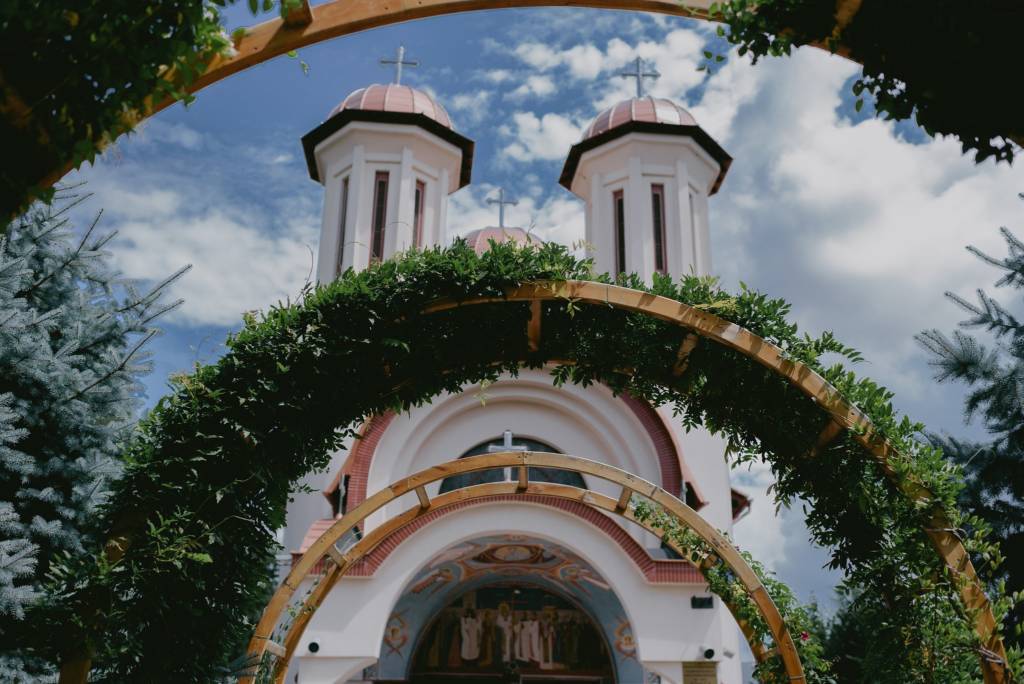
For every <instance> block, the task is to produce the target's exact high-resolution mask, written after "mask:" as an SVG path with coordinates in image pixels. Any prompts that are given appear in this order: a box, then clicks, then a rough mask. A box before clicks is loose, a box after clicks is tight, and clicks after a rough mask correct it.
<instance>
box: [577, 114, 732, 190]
mask: <svg viewBox="0 0 1024 684" xmlns="http://www.w3.org/2000/svg"><path fill="white" fill-rule="evenodd" d="M630 133H654V134H656V135H678V136H683V137H688V138H691V139H693V141H694V142H695V143H697V144H698V145H700V147H701V149H703V150H704V151H705V152H707V153H708V154H709V155H710V156H711V158H712V159H714V160H715V162H717V163H718V176H717V177H716V178H715V182H714V184H713V185H712V186H711V192H710V193H709V194H712V195H714V194H715V193H716V192H718V189H719V188H720V187H721V186H722V181H724V180H725V174H726V173H727V172H728V171H729V167H730V166H731V165H732V157H731V156H729V153H728V152H726V151H725V150H724V149H723V148H722V146H721V145H719V144H718V143H717V142H715V139H714V138H712V137H711V136H710V135H708V134H707V132H706V131H705V130H704V129H703V128H701V127H700V126H695V125H680V124H667V123H658V122H654V121H629V122H626V123H624V124H622V125H621V126H616V127H615V128H611V129H608V130H607V131H605V132H604V133H600V134H598V135H595V136H593V137H591V138H587V139H585V140H581V141H580V142H578V143H576V144H575V145H573V146H572V147H571V148H569V156H568V157H566V159H565V165H564V166H563V167H562V175H561V176H559V178H558V182H559V183H560V184H561V185H562V186H563V187H565V189H566V190H569V191H572V181H573V179H574V178H575V177H576V170H577V169H578V168H579V164H580V159H581V158H582V157H583V155H584V154H585V153H586V152H589V151H590V150H593V149H596V148H598V147H601V146H602V145H605V144H607V143H609V142H611V141H613V140H616V139H617V138H621V137H622V136H624V135H629V134H630Z"/></svg>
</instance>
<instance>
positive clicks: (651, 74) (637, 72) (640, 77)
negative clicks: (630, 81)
mask: <svg viewBox="0 0 1024 684" xmlns="http://www.w3.org/2000/svg"><path fill="white" fill-rule="evenodd" d="M619 76H621V77H622V78H635V79H636V96H637V97H638V98H640V97H643V96H644V79H645V78H658V77H659V76H661V74H659V73H658V70H657V69H653V68H652V70H651V71H644V61H643V60H642V59H640V58H639V57H637V58H636V61H635V62H634V63H633V71H623V72H622V73H620V74H619Z"/></svg>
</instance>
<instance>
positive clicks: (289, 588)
mask: <svg viewBox="0 0 1024 684" xmlns="http://www.w3.org/2000/svg"><path fill="white" fill-rule="evenodd" d="M509 466H511V467H514V468H516V470H517V472H518V480H517V481H514V482H498V483H491V484H483V485H474V486H471V487H465V488H463V489H457V490H454V491H451V492H448V493H446V494H441V495H439V496H437V497H434V498H433V499H431V498H430V497H429V495H428V494H427V491H426V485H428V484H431V483H432V482H437V481H438V480H442V479H444V478H446V477H450V476H452V475H459V474H462V473H469V472H476V471H479V470H487V469H490V468H501V467H509ZM530 467H545V468H558V469H561V470H569V471H572V472H576V473H581V474H587V475H592V476H594V477H598V478H600V479H603V480H606V481H608V482H611V483H614V484H616V485H619V486H621V487H622V489H621V492H620V494H619V497H618V499H613V498H611V497H609V496H605V495H603V494H599V493H597V492H593V491H590V490H587V489H579V488H577V487H570V486H567V485H559V484H549V483H541V482H530V481H529V480H528V470H529V468H530ZM410 493H415V494H416V497H417V500H418V504H417V505H414V506H412V507H411V508H409V509H408V510H407V511H405V512H404V513H401V514H399V515H397V516H395V517H393V518H391V519H390V520H388V521H387V522H385V523H383V524H381V525H380V526H379V527H377V528H375V529H374V530H372V531H371V532H370V533H369V534H367V535H366V536H365V537H363V538H362V539H361V540H359V541H358V542H356V543H355V544H354V545H353V546H352V547H351V548H348V549H346V550H345V551H342V550H340V549H339V548H338V547H337V543H338V542H339V541H340V540H342V539H343V538H344V537H345V536H346V534H348V533H349V532H350V531H351V530H353V529H354V528H355V527H356V526H357V525H359V524H360V523H362V522H363V521H364V520H365V519H366V518H367V517H369V516H370V515H372V514H373V513H374V512H375V511H378V510H380V509H381V508H383V507H384V506H386V505H387V504H388V503H390V502H392V501H394V500H396V499H398V498H400V497H402V496H404V495H406V494H410ZM505 494H537V495H542V496H545V497H551V498H555V499H568V500H571V501H576V502H579V503H583V504H586V505H588V506H591V507H593V508H595V509H598V510H601V511H604V512H606V513H610V514H613V515H618V516H621V517H623V518H625V519H626V520H630V521H632V522H634V523H636V524H638V525H640V526H641V527H643V528H644V529H646V530H648V531H650V532H651V533H653V534H655V535H658V536H662V531H661V530H659V529H657V528H655V527H653V526H652V525H651V524H649V523H647V522H644V521H641V520H639V519H638V518H637V517H636V515H635V514H634V512H633V510H632V509H631V507H630V502H631V501H632V499H633V497H634V495H639V496H642V497H645V498H647V499H649V500H651V501H653V502H654V503H655V504H657V505H659V506H660V507H661V508H662V509H663V510H664V511H666V512H667V513H668V514H670V515H671V516H673V517H674V518H675V519H676V520H677V521H678V522H679V523H680V524H682V525H683V526H684V527H686V528H688V529H690V530H692V531H693V532H694V533H696V534H697V536H699V537H700V538H701V539H702V540H704V542H706V543H707V544H708V545H709V547H710V548H711V549H712V550H713V555H711V556H709V557H708V558H706V559H705V561H704V562H703V563H702V565H701V570H706V569H707V568H709V567H712V566H714V565H716V564H718V563H720V562H721V563H724V564H725V565H726V566H727V567H728V568H729V569H730V570H731V571H732V572H733V574H734V575H735V576H736V578H737V579H739V581H740V582H741V583H742V585H743V588H744V590H745V592H746V594H747V596H749V597H750V599H751V601H752V602H753V603H754V605H755V606H756V608H757V610H758V612H759V613H760V615H761V617H762V618H764V620H765V623H766V624H767V625H768V627H769V629H770V630H771V633H772V639H773V641H774V648H773V649H772V650H771V651H769V650H768V649H767V647H766V646H765V644H763V643H761V641H760V639H758V638H756V636H755V635H754V633H753V632H752V630H750V629H749V627H748V625H747V623H746V622H745V621H744V620H743V619H742V618H741V616H740V613H739V612H738V611H737V610H736V608H737V607H736V606H734V605H732V604H731V603H730V602H728V601H727V600H725V599H726V597H722V598H723V603H725V604H726V605H727V606H728V607H729V609H730V610H731V611H732V612H733V614H734V616H735V617H736V619H737V622H738V623H739V624H740V627H741V629H742V630H743V633H744V636H746V638H747V641H748V643H749V644H750V647H751V650H752V651H753V652H754V655H755V657H756V658H757V659H758V661H759V662H761V661H763V660H765V659H767V658H769V657H771V656H772V655H774V654H775V652H777V653H778V655H779V656H781V658H782V663H783V665H784V666H785V669H786V675H787V676H788V677H789V681H791V682H794V683H796V684H799V683H800V682H805V681H806V678H805V677H804V671H803V666H802V664H801V662H800V656H799V654H798V652H797V650H796V645H795V644H794V643H793V637H792V635H791V634H790V632H789V630H788V629H787V628H786V624H785V621H784V619H783V617H782V615H781V614H780V613H779V610H778V608H777V607H776V605H775V602H774V601H772V598H771V596H769V594H768V592H767V590H766V589H765V587H764V585H763V584H762V583H761V580H760V579H759V578H758V576H757V574H756V573H755V572H754V570H753V569H752V568H751V567H750V565H749V564H748V563H747V562H746V560H744V558H743V556H742V555H740V553H739V551H738V550H737V549H736V547H734V546H733V545H732V543H730V542H729V540H728V539H727V538H726V537H725V536H724V535H723V534H722V533H721V532H719V531H718V530H716V529H715V528H714V527H713V526H712V525H711V524H710V523H708V522H707V521H706V520H705V519H704V518H702V517H701V516H700V515H699V514H698V513H697V512H696V511H695V510H693V509H692V508H690V507H689V506H687V505H686V504H685V503H683V502H682V501H680V500H679V499H678V498H676V497H674V496H672V495H671V494H669V493H668V492H667V491H665V490H664V489H662V488H661V487H658V486H657V485H655V484H653V483H651V482H648V481H647V480H644V479H641V478H639V477H637V476H635V475H632V474H630V473H627V472H625V471H624V470H620V469H619V468H615V467H614V466H610V465H607V464H605V463H599V462H597V461H591V460H589V459H585V458H580V457H578V456H569V455H566V454H551V453H542V452H529V451H526V452H523V451H506V452H501V453H496V454H486V455H482V456H471V457H468V458H460V459H457V460H454V461H449V462H448V463H442V464H440V465H437V466H434V467H432V468H427V469H426V470H421V471H420V472H418V473H416V474H414V475H411V476H409V477H407V478H405V479H403V480H399V481H398V482H395V483H394V484H392V485H391V486H390V487H386V488H385V489H382V490H381V491H379V492H377V493H375V494H374V495H373V496H371V497H369V498H368V499H366V500H365V501H363V503H361V504H360V505H359V506H357V507H356V508H354V509H353V510H352V511H351V512H349V513H347V514H345V515H344V516H343V517H342V518H340V519H339V520H337V521H336V522H335V523H334V524H333V525H331V527H330V528H328V529H327V530H326V531H325V532H324V533H323V534H322V535H320V537H319V538H318V539H317V540H316V541H315V542H313V544H312V545H311V546H310V547H309V549H308V550H307V551H306V553H304V554H303V555H302V557H301V558H300V559H299V560H298V562H297V563H296V564H295V565H294V566H293V567H292V569H291V572H289V573H288V576H287V577H286V578H285V580H284V581H283V582H282V583H281V585H280V586H279V587H278V589H277V591H276V592H275V593H274V595H273V597H271V599H270V601H269V602H268V603H267V607H266V609H265V610H264V612H263V615H262V616H261V617H260V621H259V623H258V624H257V625H256V630H255V632H254V634H253V637H252V639H251V640H250V642H249V648H248V656H249V657H250V658H251V659H252V661H253V662H260V663H262V662H265V657H266V656H267V655H269V656H271V657H273V658H274V663H273V666H272V670H273V675H274V681H275V682H276V683H277V684H284V678H285V676H286V675H287V673H288V664H289V663H290V662H291V658H292V656H293V654H294V653H295V649H296V647H297V646H298V643H299V640H300V639H301V638H302V634H303V633H304V632H305V629H306V626H307V625H308V624H309V623H310V621H311V620H312V619H313V615H314V614H315V613H316V611H317V609H318V608H319V607H320V605H321V604H322V603H323V601H324V599H325V598H326V596H327V594H328V593H330V591H331V589H332V588H333V587H334V585H335V584H337V582H338V581H339V580H340V579H341V578H342V577H343V576H344V575H345V573H346V572H347V571H348V570H349V569H350V568H351V567H352V566H353V565H354V564H355V563H356V562H358V561H359V560H360V559H361V558H363V557H364V556H366V555H367V554H368V553H370V552H371V551H373V549H375V548H376V547H377V546H379V545H380V544H381V543H383V542H384V541H385V540H387V539H388V538H389V537H391V535H393V534H394V533H395V532H397V531H398V530H401V529H402V528H403V527H405V526H407V525H409V524H410V523H411V522H413V521H414V520H416V519H418V518H421V517H422V516H424V515H426V514H428V513H431V512H433V511H437V510H440V509H443V508H445V507H447V506H451V505H453V504H456V503H461V502H465V501H472V500H477V499H486V498H491V497H494V496H496V495H505ZM665 541H666V542H667V543H668V544H669V545H670V546H672V547H673V548H674V549H675V550H676V551H677V552H679V553H680V554H681V555H687V551H688V550H687V549H682V548H680V547H679V545H678V544H676V543H675V542H674V541H673V540H672V539H671V538H667V537H666V538H665ZM318 564H323V567H324V568H325V571H324V576H323V578H322V579H321V580H320V581H319V583H317V584H316V585H315V586H314V587H313V588H312V589H311V590H310V592H309V593H308V594H307V595H306V596H305V597H303V599H302V601H301V604H300V605H299V606H298V607H297V608H294V609H293V610H291V611H289V612H290V613H291V614H292V615H294V616H295V618H294V620H293V621H292V623H291V624H290V625H289V627H288V630H287V633H286V634H285V636H284V638H283V640H281V641H280V642H279V641H275V640H274V639H273V636H274V630H275V627H277V625H278V623H279V622H280V620H281V616H282V615H283V614H284V613H285V610H286V609H288V607H289V603H290V601H291V599H292V596H293V595H294V594H295V592H296V590H298V588H299V586H300V585H301V583H302V581H303V579H304V578H305V577H306V576H307V575H308V574H309V573H310V571H312V570H313V568H314V567H315V566H317V565H318ZM239 681H240V682H251V681H252V678H251V677H249V676H245V677H242V678H241V679H240V680H239Z"/></svg>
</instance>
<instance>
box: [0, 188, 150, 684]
mask: <svg viewBox="0 0 1024 684" xmlns="http://www.w3.org/2000/svg"><path fill="white" fill-rule="evenodd" d="M69 209H70V206H65V207H64V208H63V209H53V208H50V207H38V208H36V209H34V210H33V211H31V212H30V213H29V214H27V215H26V216H25V217H23V218H21V219H19V220H18V221H16V222H15V223H14V224H13V225H12V226H11V227H10V228H9V229H8V231H7V235H6V237H5V238H0V680H2V681H5V682H17V681H34V677H35V676H37V675H39V674H40V673H41V672H44V671H45V670H47V669H48V668H49V663H46V662H45V661H42V660H41V659H40V658H38V657H34V656H33V653H34V652H35V649H37V648H39V644H38V643H34V642H33V641H32V640H30V639H26V637H28V636H29V632H30V629H29V625H31V624H32V620H33V616H32V611H33V610H34V609H35V607H36V605H37V604H38V603H39V601H40V599H41V598H42V593H43V584H44V579H43V578H44V576H45V575H46V574H47V573H48V572H49V570H50V567H51V565H52V564H53V563H54V562H55V561H59V560H60V559H62V558H65V557H66V556H67V555H68V554H81V553H83V552H85V549H86V548H92V547H95V545H96V543H97V541H98V538H97V537H96V536H95V533H96V528H95V525H94V522H95V516H96V509H97V506H98V505H99V504H100V503H101V502H102V499H103V495H104V494H105V492H106V491H107V487H108V486H109V484H110V482H111V481H112V480H113V479H115V478H116V477H117V474H118V471H119V468H120V453H121V450H122V448H123V443H124V438H125V436H126V433H127V432H128V431H129V428H130V426H131V425H132V424H133V422H134V419H135V417H136V413H137V411H138V407H139V401H138V397H139V391H140V390H139V386H138V384H137V381H138V378H139V376H140V374H141V373H144V372H145V371H146V370H147V363H146V358H145V354H144V352H143V351H142V347H143V345H144V344H145V342H146V340H148V339H149V338H150V337H151V336H152V335H153V333H154V331H153V330H152V322H153V319H154V318H155V317H156V316H158V315H159V314H160V313H162V312H163V311H165V310H166V309H167V308H168V306H167V305H165V304H162V303H161V291H162V287H157V288H156V289H155V290H153V291H151V292H148V293H145V294H140V293H139V292H137V291H136V290H135V288H133V287H132V286H131V284H130V283H121V282H120V281H119V279H118V278H117V275H116V274H115V273H114V272H113V271H112V270H111V269H110V267H109V264H108V261H109V260H108V258H107V257H106V255H105V254H104V252H103V249H104V246H105V245H106V244H107V243H108V241H109V240H110V239H111V238H112V237H113V235H105V236H97V235H96V234H95V227H96V223H95V222H94V223H93V224H92V226H91V227H90V228H89V229H88V230H86V231H84V235H82V237H80V238H77V239H74V236H73V235H72V231H71V228H70V224H69V219H68V218H67V216H66V212H67V211H68V210H69ZM97 220H98V219H97Z"/></svg>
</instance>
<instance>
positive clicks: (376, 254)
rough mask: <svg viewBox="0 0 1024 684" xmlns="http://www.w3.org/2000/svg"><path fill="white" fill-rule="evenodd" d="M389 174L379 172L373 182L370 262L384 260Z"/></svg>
mask: <svg viewBox="0 0 1024 684" xmlns="http://www.w3.org/2000/svg"><path fill="white" fill-rule="evenodd" d="M387 214H388V172H387V171H378V172H377V175H376V177H375V178H374V182H373V234H372V235H371V236H370V261H380V260H381V259H383V258H384V228H385V226H387V220H388V216H387Z"/></svg>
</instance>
